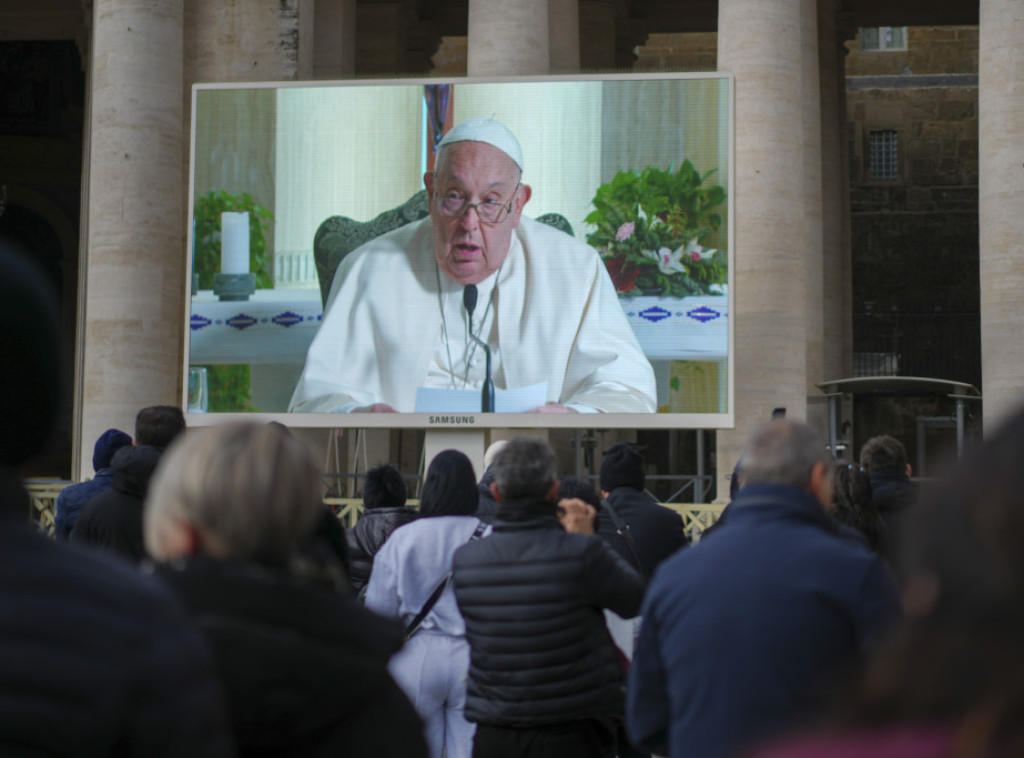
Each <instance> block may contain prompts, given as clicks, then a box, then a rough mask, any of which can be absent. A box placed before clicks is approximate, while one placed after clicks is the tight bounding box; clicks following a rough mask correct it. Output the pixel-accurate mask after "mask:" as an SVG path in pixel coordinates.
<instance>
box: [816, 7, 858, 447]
mask: <svg viewBox="0 0 1024 758" xmlns="http://www.w3.org/2000/svg"><path fill="white" fill-rule="evenodd" d="M839 12H840V4H839V2H838V0H819V2H818V59H819V61H820V69H819V74H820V78H821V165H822V182H821V207H822V238H823V242H822V284H823V298H822V316H823V327H824V350H823V355H822V373H823V375H824V376H823V378H824V379H825V380H826V381H829V380H832V379H840V378H843V377H847V376H850V375H851V374H852V368H853V367H852V364H853V325H852V320H853V316H852V309H853V302H852V301H853V288H852V286H851V283H850V165H849V156H848V153H847V150H846V62H845V55H846V48H845V46H844V45H843V39H842V36H841V34H840V31H839V23H838V14H839ZM851 454H852V452H851ZM847 458H848V459H850V455H847Z"/></svg>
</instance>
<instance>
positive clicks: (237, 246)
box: [220, 211, 249, 274]
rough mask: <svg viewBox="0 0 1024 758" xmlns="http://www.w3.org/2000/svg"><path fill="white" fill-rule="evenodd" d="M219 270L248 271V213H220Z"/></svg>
mask: <svg viewBox="0 0 1024 758" xmlns="http://www.w3.org/2000/svg"><path fill="white" fill-rule="evenodd" d="M220 272H221V273H222V274H248V273H249V214H248V213H247V212H245V211H243V212H241V213H231V212H225V213H222V214H220Z"/></svg>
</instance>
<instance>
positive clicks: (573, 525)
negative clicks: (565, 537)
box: [558, 497, 597, 534]
mask: <svg viewBox="0 0 1024 758" xmlns="http://www.w3.org/2000/svg"><path fill="white" fill-rule="evenodd" d="M595 518H597V510H596V509H595V508H594V506H592V505H591V504H590V503H587V502H584V501H583V500H580V499H579V498H578V497H573V498H563V499H561V500H559V501H558V520H559V521H560V522H562V528H563V529H565V531H567V532H572V533H574V534H593V533H594V519H595Z"/></svg>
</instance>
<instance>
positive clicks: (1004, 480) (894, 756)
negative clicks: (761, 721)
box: [757, 409, 1024, 758]
mask: <svg viewBox="0 0 1024 758" xmlns="http://www.w3.org/2000/svg"><path fill="white" fill-rule="evenodd" d="M1022 459H1024V409H1019V410H1017V412H1015V413H1013V414H1012V415H1010V416H1009V417H1008V418H1007V419H1005V420H1004V421H1003V423H1002V424H1001V425H1000V426H999V427H998V428H997V429H996V430H995V431H994V432H993V433H991V434H990V435H988V436H987V437H986V440H985V442H984V444H982V445H981V446H979V447H978V448H976V449H974V450H973V451H970V452H968V454H967V456H966V457H965V458H964V460H963V462H962V463H960V464H959V465H958V466H957V467H956V468H955V469H954V470H953V471H952V472H951V473H950V474H949V475H948V476H947V477H946V478H945V479H944V481H942V482H941V485H940V486H936V487H932V488H930V490H929V491H928V492H927V493H926V494H925V495H924V496H923V498H922V500H921V502H920V504H919V505H915V506H913V507H912V508H911V511H910V514H909V518H908V522H909V523H908V526H909V529H908V531H907V534H906V536H907V542H906V543H905V546H906V557H907V561H906V564H905V567H906V579H905V580H904V583H903V606H904V609H905V611H906V621H905V623H903V624H902V626H901V627H900V629H899V630H898V632H897V633H896V634H895V635H894V636H893V637H892V639H890V640H889V641H888V642H887V643H886V644H885V645H884V646H883V647H882V648H881V649H879V650H878V651H877V653H876V654H875V655H874V656H873V657H872V659H871V660H870V661H869V663H868V666H867V668H866V669H865V671H864V674H863V676H862V677H861V678H860V679H859V683H858V685H857V687H856V688H855V690H854V692H853V695H852V697H850V698H848V699H846V700H844V701H842V702H841V704H840V705H839V706H838V707H837V709H836V713H835V714H834V719H833V721H832V725H831V727H830V728H825V729H821V730H818V731H817V732H816V733H813V734H806V735H803V736H800V737H794V738H790V739H788V740H785V741H782V742H779V743H776V744H775V745H772V746H771V747H769V748H766V749H765V750H763V751H762V752H760V753H758V754H757V758H838V757H840V756H872V758H959V757H960V756H964V757H966V756H970V757H971V758H975V757H977V758H1011V756H1021V755H1024V551H1022V550H1021V547H1020V546H1021V544H1022V543H1024V494H1022V493H1024V467H1022V466H1021V460H1022Z"/></svg>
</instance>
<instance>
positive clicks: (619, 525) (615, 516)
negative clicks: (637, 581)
mask: <svg viewBox="0 0 1024 758" xmlns="http://www.w3.org/2000/svg"><path fill="white" fill-rule="evenodd" d="M601 505H603V506H604V507H605V509H606V510H607V511H608V515H610V516H611V517H612V523H613V524H614V525H615V533H616V534H618V535H619V536H620V537H622V539H624V540H625V541H626V547H628V548H629V552H630V553H631V554H632V555H633V560H634V561H636V565H637V566H638V567H639V569H640V573H641V574H643V575H644V577H647V571H646V570H645V569H644V562H643V561H641V560H640V552H639V551H638V550H637V549H636V540H634V539H633V535H632V534H630V532H629V524H627V523H626V522H625V521H624V520H623V518H622V516H620V515H619V512H618V511H617V510H615V506H614V505H612V501H611V500H610V499H608V498H605V499H604V500H602V501H601Z"/></svg>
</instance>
